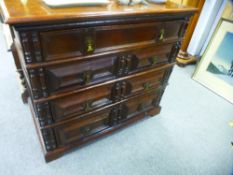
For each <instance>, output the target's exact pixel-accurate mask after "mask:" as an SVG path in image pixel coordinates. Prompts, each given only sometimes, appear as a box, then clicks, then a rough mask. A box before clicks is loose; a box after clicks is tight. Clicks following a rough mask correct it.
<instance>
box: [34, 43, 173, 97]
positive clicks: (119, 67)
mask: <svg viewBox="0 0 233 175" xmlns="http://www.w3.org/2000/svg"><path fill="white" fill-rule="evenodd" d="M174 46H175V45H174V44H166V45H156V46H151V47H146V48H141V49H135V50H130V51H126V52H122V53H118V54H112V55H106V56H102V57H94V58H89V59H81V60H80V61H75V62H69V63H66V64H59V65H52V66H46V67H44V68H43V69H42V72H41V69H39V70H37V69H34V70H29V73H32V76H30V80H31V84H32V87H33V89H34V90H35V91H34V92H33V93H34V98H35V99H38V98H41V97H44V94H45V93H44V92H43V89H41V87H42V86H41V84H44V87H45V88H44V89H46V96H49V95H55V94H57V93H61V92H69V91H71V90H76V89H80V88H85V87H89V86H92V85H96V84H98V83H102V82H105V81H110V80H113V79H116V78H120V77H124V76H127V75H131V74H135V73H137V72H142V71H146V70H149V69H153V68H156V67H158V66H159V65H160V66H161V65H165V64H167V63H169V62H170V61H171V60H172V59H174V58H173V57H174V55H173V53H172V49H173V48H174ZM41 75H43V79H41V77H42V76H41ZM46 96H45V97H46Z"/></svg>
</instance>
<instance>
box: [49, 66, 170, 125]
mask: <svg viewBox="0 0 233 175" xmlns="http://www.w3.org/2000/svg"><path fill="white" fill-rule="evenodd" d="M167 71H168V70H167V69H166V70H161V71H154V72H150V73H147V74H145V75H140V76H135V77H133V78H130V79H127V80H123V81H118V82H114V83H109V84H107V85H102V86H99V87H97V88H92V89H87V90H85V91H82V92H80V93H78V94H75V95H72V96H67V97H64V98H60V99H57V100H54V101H52V102H50V106H51V110H52V113H53V118H54V120H55V121H59V120H63V119H65V118H70V117H73V116H74V115H80V114H83V113H86V112H90V111H92V110H95V109H97V108H100V107H103V106H106V105H109V104H112V103H115V102H118V101H121V100H123V99H126V98H129V97H132V96H135V95H138V94H140V93H145V92H147V91H149V90H151V89H158V88H160V86H161V84H162V80H163V78H164V76H165V74H166V72H167Z"/></svg>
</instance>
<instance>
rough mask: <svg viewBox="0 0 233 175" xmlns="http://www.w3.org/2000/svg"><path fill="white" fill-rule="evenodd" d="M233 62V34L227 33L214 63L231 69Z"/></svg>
mask: <svg viewBox="0 0 233 175" xmlns="http://www.w3.org/2000/svg"><path fill="white" fill-rule="evenodd" d="M232 61H233V33H230V32H227V33H226V34H225V36H224V38H223V40H222V42H221V44H220V46H219V48H218V50H217V52H216V53H215V58H214V60H213V62H215V63H217V64H220V63H221V65H223V66H224V67H226V68H229V66H230V65H231V62H232Z"/></svg>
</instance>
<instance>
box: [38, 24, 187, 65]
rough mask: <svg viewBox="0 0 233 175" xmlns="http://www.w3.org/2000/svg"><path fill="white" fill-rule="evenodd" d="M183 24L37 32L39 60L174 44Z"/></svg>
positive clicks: (130, 25) (113, 26) (117, 26)
mask: <svg viewBox="0 0 233 175" xmlns="http://www.w3.org/2000/svg"><path fill="white" fill-rule="evenodd" d="M183 22H184V21H182V20H179V21H168V22H163V23H160V22H154V23H144V24H127V25H112V26H99V27H91V28H76V29H67V30H57V31H47V32H40V34H39V36H40V37H39V38H40V46H41V50H42V57H43V59H42V61H51V60H57V59H64V58H67V57H75V56H81V55H88V54H93V53H100V52H104V51H110V50H116V49H121V48H127V47H129V48H130V47H134V46H138V45H143V44H144V45H146V44H153V43H157V42H171V41H172V42H174V41H176V40H177V39H178V38H179V33H180V30H181V26H182V24H183Z"/></svg>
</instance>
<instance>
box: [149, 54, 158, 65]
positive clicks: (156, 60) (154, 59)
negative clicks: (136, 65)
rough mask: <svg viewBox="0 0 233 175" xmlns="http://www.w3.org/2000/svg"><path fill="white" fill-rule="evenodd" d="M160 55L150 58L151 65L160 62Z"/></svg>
mask: <svg viewBox="0 0 233 175" xmlns="http://www.w3.org/2000/svg"><path fill="white" fill-rule="evenodd" d="M158 59H159V58H158V57H157V56H154V57H152V58H151V59H150V62H151V65H152V66H153V65H155V64H156V63H157V62H158Z"/></svg>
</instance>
